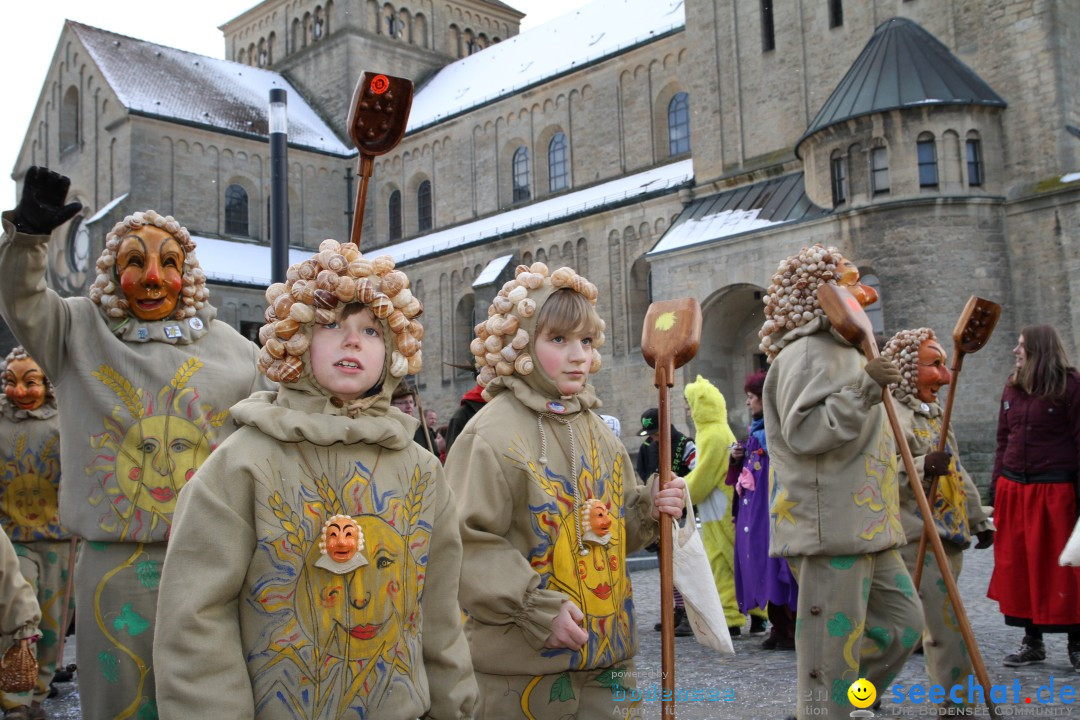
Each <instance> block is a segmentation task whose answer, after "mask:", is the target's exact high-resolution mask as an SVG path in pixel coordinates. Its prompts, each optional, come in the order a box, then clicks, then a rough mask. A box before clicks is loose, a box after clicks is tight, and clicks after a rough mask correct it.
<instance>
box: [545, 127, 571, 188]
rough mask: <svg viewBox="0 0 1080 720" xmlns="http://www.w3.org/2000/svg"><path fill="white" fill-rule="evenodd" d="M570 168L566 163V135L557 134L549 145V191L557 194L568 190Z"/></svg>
mask: <svg viewBox="0 0 1080 720" xmlns="http://www.w3.org/2000/svg"><path fill="white" fill-rule="evenodd" d="M569 175H570V172H569V167H568V165H567V162H566V135H564V134H562V133H555V137H553V138H551V142H549V143H548V190H549V191H550V192H555V191H557V190H565V189H566V188H567V185H568V182H567V178H568V177H569Z"/></svg>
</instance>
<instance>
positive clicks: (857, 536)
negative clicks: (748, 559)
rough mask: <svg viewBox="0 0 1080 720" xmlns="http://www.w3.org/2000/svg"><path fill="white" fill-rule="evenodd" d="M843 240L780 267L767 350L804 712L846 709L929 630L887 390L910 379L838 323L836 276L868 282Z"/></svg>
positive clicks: (780, 515)
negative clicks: (913, 569) (827, 291)
mask: <svg viewBox="0 0 1080 720" xmlns="http://www.w3.org/2000/svg"><path fill="white" fill-rule="evenodd" d="M858 278H859V274H858V269H857V268H856V267H855V266H854V265H853V264H852V263H850V262H849V261H847V260H845V258H844V257H843V256H842V255H841V254H840V253H839V252H838V251H837V250H836V249H835V248H824V247H822V246H820V245H815V246H813V247H808V248H803V249H802V250H801V251H800V252H799V253H798V254H796V255H793V256H792V257H789V258H788V259H786V260H784V261H783V262H782V263H781V264H780V266H779V268H778V269H777V271H776V274H775V275H773V278H772V284H771V285H770V286H769V292H768V296H767V298H766V305H765V318H766V319H765V323H764V324H763V325H762V328H761V331H760V336H761V338H762V342H761V349H762V350H763V351H764V352H765V354H766V356H767V359H768V361H769V362H770V363H771V365H772V367H771V368H770V370H769V373H768V375H766V377H765V385H764V387H763V389H762V392H763V393H764V395H763V396H762V400H763V406H764V408H763V409H764V414H765V434H766V437H767V441H768V447H769V457H770V460H771V469H772V474H773V477H772V481H771V482H770V486H771V499H772V504H771V508H770V515H771V518H772V534H771V537H770V546H769V552H770V554H772V555H774V556H779V557H784V558H787V560H788V564H789V565H790V566H791V569H792V572H793V574H794V575H795V579H796V580H797V581H798V583H799V607H798V613H799V621H798V624H797V625H796V628H795V652H796V662H797V667H798V673H799V675H798V699H797V700H798V713H799V718H800V720H805V719H807V718H820V717H847V716H848V714H849V713H850V711H851V703H850V702H849V700H848V694H847V691H848V688H849V687H850V686H851V684H852V683H853V682H855V681H856V680H858V679H859V678H866V679H867V680H869V681H870V682H872V683H873V684H874V686H875V687H878V688H882V687H886V686H888V685H889V683H890V682H891V681H892V680H893V678H894V677H896V674H897V673H899V672H900V669H901V668H902V667H903V666H904V662H905V661H906V660H907V658H908V656H909V655H910V654H911V652H912V651H913V650H914V649H915V644H916V643H917V642H918V640H919V637H920V636H921V634H922V629H923V619H922V607H921V606H920V604H919V598H918V596H917V595H916V593H915V589H914V587H913V586H912V582H911V577H910V576H909V575H908V571H907V568H906V567H905V566H904V561H903V559H902V558H901V557H900V553H899V552H897V549H898V548H900V547H902V546H903V545H905V544H906V540H905V538H904V531H903V528H902V527H901V523H900V508H899V502H900V499H899V494H898V491H897V485H896V483H897V463H896V455H895V447H894V445H895V443H894V441H893V437H892V433H891V431H890V429H889V426H888V421H887V418H886V416H885V410H884V408H883V407H882V405H881V393H882V388H883V387H884V386H886V385H888V384H890V383H895V382H899V381H900V379H901V375H900V372H899V371H898V370H897V369H896V366H895V365H893V364H892V363H891V362H889V361H888V360H886V359H884V358H881V357H878V358H874V359H873V360H871V361H870V362H867V361H866V359H865V358H864V357H863V356H862V354H861V353H860V352H859V351H858V350H857V349H855V348H854V347H853V346H852V345H851V344H850V343H848V342H847V341H845V340H844V339H843V338H842V337H841V336H840V335H839V333H836V332H834V330H833V328H832V325H831V324H830V322H829V319H828V318H827V317H826V316H825V312H824V311H823V310H822V309H821V307H820V304H819V302H818V298H817V292H818V287H819V286H821V285H822V284H825V283H834V284H851V285H852V286H853V287H855V288H856V289H858V290H863V291H864V292H862V293H860V295H859V297H862V298H863V300H864V301H867V300H869V301H871V302H872V299H871V293H872V292H873V291H872V289H870V288H865V287H864V286H861V285H859V284H858Z"/></svg>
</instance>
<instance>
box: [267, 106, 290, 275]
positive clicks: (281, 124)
mask: <svg viewBox="0 0 1080 720" xmlns="http://www.w3.org/2000/svg"><path fill="white" fill-rule="evenodd" d="M286 102H287V101H286V93H285V90H284V89H282V88H273V89H271V90H270V279H271V282H285V271H286V270H288V268H289V163H288V152H289V150H288V138H289V115H288V111H287V109H286Z"/></svg>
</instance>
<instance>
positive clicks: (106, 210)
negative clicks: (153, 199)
mask: <svg viewBox="0 0 1080 720" xmlns="http://www.w3.org/2000/svg"><path fill="white" fill-rule="evenodd" d="M127 196H128V194H127V193H124V194H123V195H121V196H120V197H118V198H113V199H112V200H110V201H109V204H108V205H105V206H104V207H103V208H101V209H100V210H98V211H97V212H96V213H94V214H93V215H92V216H91V217H88V218H87V219H86V224H87V225H89V224H90V223H93V222H97V221H98V220H100V219H101V218H103V217H105V216H106V215H108V214H109V211H110V210H112V209H113V208H114V207H116V206H117V205H119V204H120V203H122V202H124V199H125V198H126V197H127Z"/></svg>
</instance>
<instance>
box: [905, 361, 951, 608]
mask: <svg viewBox="0 0 1080 720" xmlns="http://www.w3.org/2000/svg"><path fill="white" fill-rule="evenodd" d="M963 365H964V350H963V348H961V347H960V344H959V343H957V344H956V345H955V347H954V348H953V366H952V380H951V382H950V385H949V399H948V400H946V401H945V414H944V415H943V416H942V419H941V437H939V438H938V444H937V451H938V452H945V446H946V445H947V444H948V441H949V421H950V420H952V408H953V400H955V399H956V379H957V378H958V377H960V368H962V367H963ZM937 489H938V479H937V478H936V477H935V478H934V479H933V480H931V481H930V493H929V494H928V496H927V503H928V504H929V505H930V507H931V509H932V508H933V507H934V502H935V501H936V500H937ZM931 526H933V523H931ZM926 532H927V531H926V526H925V525H924V526H923V533H922V535H921V536H919V552H918V554H916V555H915V575H914V577H912V578H911V580H912V582H914V583H915V590H916V591H918V589H919V585H920V584H921V583H922V568H923V562H925V561H926ZM931 532H934V533H937V528H933V529H932V530H931Z"/></svg>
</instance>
